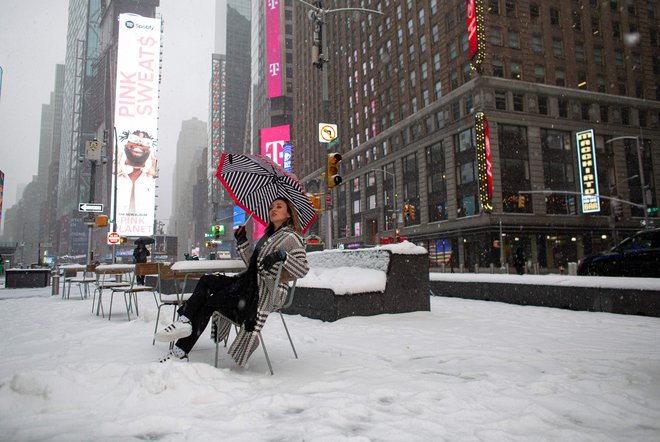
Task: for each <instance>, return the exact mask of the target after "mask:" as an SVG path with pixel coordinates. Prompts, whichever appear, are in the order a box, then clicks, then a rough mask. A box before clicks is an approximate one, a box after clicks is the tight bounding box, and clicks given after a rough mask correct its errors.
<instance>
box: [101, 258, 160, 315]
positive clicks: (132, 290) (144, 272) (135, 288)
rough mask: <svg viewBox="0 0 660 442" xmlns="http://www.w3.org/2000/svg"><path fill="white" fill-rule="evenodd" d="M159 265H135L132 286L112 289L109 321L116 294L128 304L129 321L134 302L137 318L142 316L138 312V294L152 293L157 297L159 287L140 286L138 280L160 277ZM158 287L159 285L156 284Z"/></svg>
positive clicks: (153, 263) (150, 263)
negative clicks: (120, 295)
mask: <svg viewBox="0 0 660 442" xmlns="http://www.w3.org/2000/svg"><path fill="white" fill-rule="evenodd" d="M159 266H160V264H159V263H155V262H149V263H137V264H135V271H134V272H133V277H132V278H131V285H130V286H119V287H110V309H109V311H108V320H110V317H111V316H112V299H113V298H114V296H115V293H122V294H123V295H124V304H126V315H127V316H128V320H129V321H130V320H131V311H132V310H133V308H132V307H133V301H135V316H138V315H139V314H140V312H139V310H138V298H137V295H138V293H144V292H152V293H153V294H154V296H155V294H156V290H158V287H157V286H148V285H143V284H138V282H137V280H138V277H139V276H143V277H147V276H158V275H159V270H158V269H159ZM156 285H158V284H156Z"/></svg>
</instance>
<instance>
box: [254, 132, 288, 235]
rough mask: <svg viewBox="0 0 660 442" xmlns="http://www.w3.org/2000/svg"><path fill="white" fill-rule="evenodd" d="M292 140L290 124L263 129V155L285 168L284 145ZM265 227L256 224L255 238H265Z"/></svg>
mask: <svg viewBox="0 0 660 442" xmlns="http://www.w3.org/2000/svg"><path fill="white" fill-rule="evenodd" d="M290 138H291V128H290V126H289V125H288V124H285V125H283V126H275V127H265V128H263V129H261V155H264V156H267V157H268V158H270V159H271V160H273V163H275V164H277V165H278V166H280V167H282V168H283V167H284V145H285V144H286V143H287V142H288V141H289V139H290ZM263 232H264V227H263V226H262V225H261V224H259V223H254V229H253V235H254V237H255V238H260V237H261V236H263Z"/></svg>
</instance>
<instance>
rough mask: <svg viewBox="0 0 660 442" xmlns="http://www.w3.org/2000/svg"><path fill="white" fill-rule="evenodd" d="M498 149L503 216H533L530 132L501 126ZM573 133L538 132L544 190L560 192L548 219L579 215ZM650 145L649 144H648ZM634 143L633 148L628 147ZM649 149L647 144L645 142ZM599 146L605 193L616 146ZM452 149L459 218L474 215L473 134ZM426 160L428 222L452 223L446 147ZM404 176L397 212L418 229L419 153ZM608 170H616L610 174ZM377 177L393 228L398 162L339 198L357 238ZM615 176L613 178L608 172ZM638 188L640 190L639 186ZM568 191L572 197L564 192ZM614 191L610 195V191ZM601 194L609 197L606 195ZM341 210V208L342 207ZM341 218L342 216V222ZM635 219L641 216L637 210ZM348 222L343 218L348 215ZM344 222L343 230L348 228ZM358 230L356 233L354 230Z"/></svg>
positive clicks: (552, 198) (432, 150) (548, 202)
mask: <svg viewBox="0 0 660 442" xmlns="http://www.w3.org/2000/svg"><path fill="white" fill-rule="evenodd" d="M497 130H498V147H499V150H500V164H499V166H500V167H498V168H497V169H498V172H499V174H500V182H501V186H502V188H501V191H502V207H503V211H504V212H509V213H511V212H514V213H532V211H533V210H532V199H531V197H530V195H529V194H524V193H522V194H521V193H519V192H520V191H523V192H524V191H526V190H530V189H531V179H530V169H529V151H528V149H529V144H528V139H527V128H526V127H524V126H513V125H503V124H500V125H498V126H497ZM572 140H573V136H572V133H570V132H566V131H559V130H555V129H546V128H541V129H540V145H541V149H542V152H543V188H544V189H552V190H553V191H556V193H553V194H550V195H547V196H546V197H545V212H546V213H547V214H578V213H579V212H580V211H579V205H578V202H579V198H577V197H576V196H575V195H571V194H570V192H575V191H577V187H576V186H577V176H576V174H577V168H576V167H575V165H576V164H577V160H576V152H575V147H574V146H573V145H572V142H573V141H572ZM647 141H649V142H650V140H647ZM628 144H630V143H628ZM647 144H648V143H647ZM596 146H597V150H598V156H599V157H600V160H599V185H600V188H601V189H610V185H611V182H610V180H611V179H613V178H611V177H613V176H614V174H613V172H612V171H613V167H614V166H613V165H612V164H611V162H610V161H609V159H610V158H611V157H613V151H612V146H611V145H610V144H608V143H606V142H605V139H604V138H603V137H602V136H599V137H597V140H596ZM454 147H455V149H454V150H455V152H456V161H455V162H456V164H458V165H457V167H456V175H455V188H456V208H457V209H456V211H457V213H456V217H459V218H460V217H463V216H472V215H476V214H478V213H479V212H480V209H479V197H478V191H477V188H476V185H475V184H476V181H477V174H476V161H474V157H475V150H476V149H475V145H474V129H473V128H471V129H467V130H465V131H462V132H460V133H458V134H456V135H455V136H454ZM626 149H627V150H628V151H630V154H629V155H628V156H629V157H630V158H627V162H628V163H629V164H627V165H626V166H625V167H626V168H627V169H626V172H625V173H627V174H630V173H635V170H636V169H635V163H636V161H637V159H636V158H635V156H634V155H635V152H634V149H632V148H631V146H630V145H628V146H627V147H626ZM465 152H470V155H469V156H468V158H469V159H470V160H469V161H467V162H464V163H462V164H461V163H460V161H459V160H458V158H459V156H460V155H461V153H465ZM644 156H645V158H644V160H643V162H644V164H645V165H646V166H645V169H646V170H645V172H644V173H645V175H649V176H652V171H651V168H650V164H652V158H651V149H644ZM425 160H426V171H427V176H426V180H427V193H428V201H429V202H428V207H427V210H428V216H429V221H430V222H434V221H441V220H446V219H448V218H449V214H448V211H447V198H448V195H447V179H448V177H447V175H446V164H445V150H444V146H443V143H442V142H437V143H434V144H432V145H430V146H427V147H426V148H425ZM399 161H400V164H401V172H402V178H403V186H402V187H403V195H402V198H400V199H399V202H398V205H397V210H398V211H399V212H401V211H402V209H403V206H404V205H410V206H414V207H416V208H417V213H416V214H415V210H413V211H412V214H411V213H410V212H409V213H408V214H407V215H404V225H415V224H419V223H420V220H419V215H420V214H419V212H418V211H419V210H420V208H419V207H418V204H419V195H418V192H419V178H420V176H419V168H418V164H417V162H418V158H417V153H410V154H408V155H406V156H405V157H403V158H401V159H400V160H399ZM608 169H612V170H610V171H608ZM376 172H382V173H383V176H382V180H383V181H382V194H383V199H384V201H385V202H386V204H385V211H384V216H385V219H384V222H385V228H386V229H388V230H389V229H390V228H391V227H392V226H393V225H394V221H393V214H394V213H393V212H394V205H393V203H392V195H393V192H394V190H393V186H394V181H393V178H392V176H393V175H394V163H389V164H388V165H387V166H386V167H384V168H383V169H373V170H369V171H367V173H366V174H365V175H363V176H361V177H355V178H353V179H352V180H351V181H350V184H349V186H344V187H342V189H340V193H341V194H342V195H340V199H343V200H345V199H346V196H345V195H343V193H344V192H347V193H348V194H349V198H350V201H351V207H350V216H351V218H350V219H351V224H352V226H353V231H352V234H353V235H360V233H359V229H360V226H361V224H360V220H361V218H360V215H361V213H362V211H363V209H362V206H361V203H360V201H361V198H362V195H361V190H363V189H362V188H361V180H364V183H366V188H365V189H364V190H365V197H366V198H365V200H366V210H373V209H376V208H377V203H376V182H377V179H376V175H377V174H376ZM608 172H612V173H608ZM620 185H627V186H628V187H629V190H630V199H631V200H633V201H637V200H640V201H641V193H640V192H641V191H640V190H639V189H636V188H635V184H634V183H630V182H628V180H624V182H622V183H620ZM638 187H639V186H638ZM562 192H568V193H562ZM609 192H612V190H609ZM603 194H606V192H604V193H603ZM340 210H342V209H341V207H340ZM608 213H609V206H608V204H607V203H606V202H605V205H604V206H603V209H602V211H601V214H604V215H607V214H608ZM341 216H342V215H341V214H340V217H341ZM633 216H641V213H636V212H635V211H634V210H633ZM344 219H345V216H344ZM344 224H345V222H344V223H342V224H341V225H344ZM356 229H357V230H356Z"/></svg>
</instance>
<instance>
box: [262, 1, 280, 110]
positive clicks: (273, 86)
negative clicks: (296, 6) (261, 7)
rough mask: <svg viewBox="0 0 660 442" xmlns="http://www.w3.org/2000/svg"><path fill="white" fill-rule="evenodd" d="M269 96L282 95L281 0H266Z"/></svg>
mask: <svg viewBox="0 0 660 442" xmlns="http://www.w3.org/2000/svg"><path fill="white" fill-rule="evenodd" d="M265 3H266V47H267V51H268V54H267V60H266V61H267V68H268V98H274V97H279V96H281V95H282V45H281V42H280V40H281V38H282V36H281V21H280V0H266V2H265Z"/></svg>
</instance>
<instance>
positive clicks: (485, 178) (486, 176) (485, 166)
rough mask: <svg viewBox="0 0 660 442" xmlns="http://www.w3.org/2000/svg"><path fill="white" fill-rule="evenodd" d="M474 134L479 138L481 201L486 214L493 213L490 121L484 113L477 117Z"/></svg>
mask: <svg viewBox="0 0 660 442" xmlns="http://www.w3.org/2000/svg"><path fill="white" fill-rule="evenodd" d="M474 120H475V125H474V132H475V135H476V138H477V172H478V175H479V201H480V203H481V207H482V210H483V211H484V212H492V211H493V163H492V161H491V155H490V133H489V130H488V120H487V119H486V115H485V114H484V113H483V112H478V113H477V114H476V115H475V117H474Z"/></svg>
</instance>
